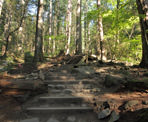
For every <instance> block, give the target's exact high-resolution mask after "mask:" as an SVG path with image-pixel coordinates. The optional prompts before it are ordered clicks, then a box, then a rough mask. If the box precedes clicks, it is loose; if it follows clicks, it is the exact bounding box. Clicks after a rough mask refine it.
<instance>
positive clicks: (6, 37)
mask: <svg viewBox="0 0 148 122" xmlns="http://www.w3.org/2000/svg"><path fill="white" fill-rule="evenodd" d="M27 5H28V0H26V2H25V4H23V10H22V15H21V19H20V22H19V23H18V26H17V27H16V28H15V29H14V30H12V31H10V30H11V19H12V15H11V10H10V13H8V14H10V15H8V14H6V17H7V22H6V25H5V32H4V35H5V38H4V41H5V42H6V44H5V50H4V54H3V56H2V58H6V57H7V52H8V46H9V38H10V36H11V35H12V34H13V33H14V32H16V31H18V30H19V29H20V27H21V26H22V23H23V20H24V17H25V13H26V7H27Z"/></svg>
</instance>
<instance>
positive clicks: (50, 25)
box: [48, 0, 53, 50]
mask: <svg viewBox="0 0 148 122" xmlns="http://www.w3.org/2000/svg"><path fill="white" fill-rule="evenodd" d="M52 5H53V1H52V0H50V5H49V44H50V43H52V39H51V36H52V34H53V28H52V22H53V6H52ZM48 50H49V49H48Z"/></svg>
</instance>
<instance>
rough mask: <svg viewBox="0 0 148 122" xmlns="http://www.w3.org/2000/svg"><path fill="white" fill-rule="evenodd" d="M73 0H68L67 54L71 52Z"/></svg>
mask: <svg viewBox="0 0 148 122" xmlns="http://www.w3.org/2000/svg"><path fill="white" fill-rule="evenodd" d="M71 2H72V1H71V0H68V11H67V14H68V15H67V16H68V21H67V23H68V42H67V51H66V54H69V53H70V42H71V24H72V13H71V9H72V3H71Z"/></svg>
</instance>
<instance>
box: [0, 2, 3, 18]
mask: <svg viewBox="0 0 148 122" xmlns="http://www.w3.org/2000/svg"><path fill="white" fill-rule="evenodd" d="M3 2H4V0H0V16H1V13H2V8H3Z"/></svg>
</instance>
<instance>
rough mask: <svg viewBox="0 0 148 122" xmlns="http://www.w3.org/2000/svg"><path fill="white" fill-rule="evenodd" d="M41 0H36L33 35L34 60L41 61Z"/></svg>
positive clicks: (42, 8) (42, 11)
mask: <svg viewBox="0 0 148 122" xmlns="http://www.w3.org/2000/svg"><path fill="white" fill-rule="evenodd" d="M43 2H44V1H43V0H38V10H37V19H36V35H35V55H34V60H33V61H34V62H35V63H36V62H42V61H43V13H44V5H43Z"/></svg>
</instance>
